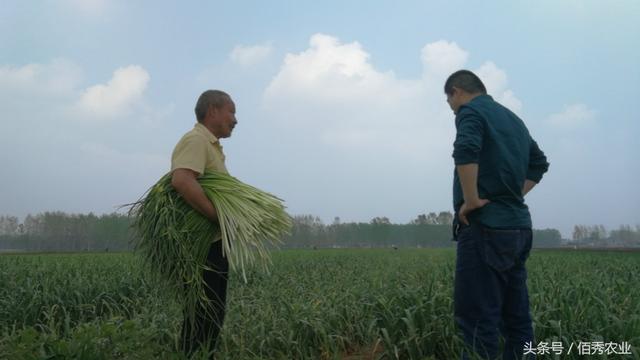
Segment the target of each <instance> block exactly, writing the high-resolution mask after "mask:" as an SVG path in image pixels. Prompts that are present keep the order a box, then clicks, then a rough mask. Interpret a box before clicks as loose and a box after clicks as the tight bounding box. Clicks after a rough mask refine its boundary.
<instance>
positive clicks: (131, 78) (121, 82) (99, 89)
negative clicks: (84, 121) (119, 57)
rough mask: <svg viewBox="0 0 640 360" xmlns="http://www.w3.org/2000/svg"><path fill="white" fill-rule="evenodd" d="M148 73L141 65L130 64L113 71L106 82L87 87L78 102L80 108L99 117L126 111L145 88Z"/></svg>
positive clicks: (111, 115) (120, 113)
mask: <svg viewBox="0 0 640 360" xmlns="http://www.w3.org/2000/svg"><path fill="white" fill-rule="evenodd" d="M148 82H149V73H148V72H147V71H146V70H145V69H144V68H142V67H140V66H137V65H130V66H127V67H122V68H119V69H117V70H116V71H114V73H113V77H112V78H111V79H110V80H109V81H108V82H107V84H104V85H103V84H99V85H94V86H91V87H89V88H87V89H86V90H85V91H84V92H83V94H82V96H81V98H80V101H79V102H78V106H79V108H80V109H82V110H84V111H85V112H87V113H88V114H89V115H91V116H94V117H99V118H105V117H114V116H118V115H122V114H123V113H126V112H127V111H128V110H129V109H130V108H131V106H132V105H134V104H135V103H136V101H138V100H139V99H140V98H141V97H142V94H143V93H144V91H145V90H146V88H147V83H148Z"/></svg>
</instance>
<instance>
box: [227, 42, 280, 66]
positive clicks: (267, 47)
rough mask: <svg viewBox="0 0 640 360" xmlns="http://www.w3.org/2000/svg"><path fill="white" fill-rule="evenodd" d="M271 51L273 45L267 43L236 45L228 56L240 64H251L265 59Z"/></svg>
mask: <svg viewBox="0 0 640 360" xmlns="http://www.w3.org/2000/svg"><path fill="white" fill-rule="evenodd" d="M272 51H273V47H272V46H271V44H269V43H267V44H262V45H253V46H245V45H237V46H236V47H234V48H233V50H231V53H230V54H229V58H230V59H231V61H233V62H234V63H236V64H239V65H241V66H252V65H255V64H258V63H260V62H262V61H264V60H265V59H267V58H268V57H269V55H271V53H272Z"/></svg>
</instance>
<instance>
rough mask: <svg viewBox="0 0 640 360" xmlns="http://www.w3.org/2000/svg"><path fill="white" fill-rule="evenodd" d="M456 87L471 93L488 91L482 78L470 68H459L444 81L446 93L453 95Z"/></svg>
mask: <svg viewBox="0 0 640 360" xmlns="http://www.w3.org/2000/svg"><path fill="white" fill-rule="evenodd" d="M454 87H457V88H458V89H462V90H464V91H466V92H468V93H469V94H477V93H481V94H486V93H487V88H485V87H484V84H483V83H482V80H480V78H479V77H478V76H477V75H476V74H474V73H472V72H471V71H469V70H458V71H456V72H454V73H453V74H451V75H449V78H448V79H447V81H446V82H445V83H444V92H445V94H447V95H452V94H453V88H454Z"/></svg>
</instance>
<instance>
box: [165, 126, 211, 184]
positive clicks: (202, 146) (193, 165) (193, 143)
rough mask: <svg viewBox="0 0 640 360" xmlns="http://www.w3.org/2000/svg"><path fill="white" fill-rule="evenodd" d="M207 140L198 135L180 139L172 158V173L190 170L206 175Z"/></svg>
mask: <svg viewBox="0 0 640 360" xmlns="http://www.w3.org/2000/svg"><path fill="white" fill-rule="evenodd" d="M208 145H209V144H208V142H207V139H205V138H203V137H201V136H197V135H187V136H185V137H183V138H182V139H180V141H179V142H178V144H177V145H176V147H175V149H174V150H173V155H172V156H171V171H174V170H176V169H190V170H193V171H195V172H197V173H198V174H199V175H202V174H204V169H205V166H206V164H207V146H208Z"/></svg>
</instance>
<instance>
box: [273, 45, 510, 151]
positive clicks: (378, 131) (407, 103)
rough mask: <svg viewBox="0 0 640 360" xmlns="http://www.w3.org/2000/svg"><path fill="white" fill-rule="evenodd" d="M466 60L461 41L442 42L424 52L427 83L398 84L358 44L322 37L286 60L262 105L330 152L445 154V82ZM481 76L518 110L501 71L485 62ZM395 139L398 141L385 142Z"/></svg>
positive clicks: (447, 118) (424, 80)
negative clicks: (337, 149) (362, 150)
mask: <svg viewBox="0 0 640 360" xmlns="http://www.w3.org/2000/svg"><path fill="white" fill-rule="evenodd" d="M468 57H469V54H468V52H467V51H465V50H464V49H462V48H461V47H460V46H459V45H458V44H456V43H455V42H447V41H444V40H440V41H436V42H433V43H430V44H427V45H425V46H424V47H423V48H422V51H421V54H420V59H421V61H422V64H423V66H424V69H423V76H422V77H421V78H417V79H400V78H398V77H397V76H396V75H395V74H394V73H393V72H392V71H381V70H379V69H376V68H375V67H374V66H373V64H372V63H371V55H370V54H369V53H368V52H367V51H366V50H365V49H364V48H363V46H362V45H361V44H360V43H358V42H351V43H343V42H341V41H340V40H339V39H338V38H336V37H333V36H329V35H326V34H316V35H313V36H312V37H311V39H310V41H309V47H308V48H307V49H306V50H304V51H302V52H299V53H290V54H287V55H286V57H285V59H284V62H283V64H282V67H281V69H280V71H279V72H278V73H277V74H276V76H275V77H274V78H273V80H272V81H271V83H270V84H269V86H268V87H267V88H266V90H265V93H264V97H263V101H264V105H265V107H266V108H267V110H270V111H273V112H274V114H276V116H275V117H276V119H279V120H280V121H281V122H282V123H283V124H286V126H287V127H294V128H295V129H296V131H301V130H307V131H309V133H310V134H312V136H313V137H315V138H316V139H319V140H321V141H323V142H324V143H328V144H330V145H336V146H350V147H355V146H358V147H362V146H371V147H380V146H381V144H384V145H383V146H385V147H387V148H390V149H391V148H392V149H393V151H395V152H399V153H407V152H413V153H415V152H416V151H424V150H427V149H431V150H433V151H431V152H434V151H435V149H434V146H435V147H437V148H438V150H444V149H445V148H446V147H448V146H450V144H449V142H450V138H451V136H452V131H453V128H452V121H451V119H452V116H453V115H452V114H451V110H450V109H449V108H448V105H447V104H446V102H445V97H444V94H443V91H442V85H443V81H444V78H445V77H446V76H448V75H449V74H450V73H451V72H453V71H455V70H458V69H460V68H463V67H464V65H465V64H466V62H467V59H468ZM478 71H479V72H480V73H482V75H483V76H482V75H481V76H482V77H483V78H485V77H486V81H487V83H488V85H489V86H490V88H491V89H495V91H496V92H497V93H498V96H497V100H499V101H503V102H504V103H505V105H507V106H511V107H515V109H514V110H516V111H517V110H519V109H520V106H521V103H520V101H519V100H518V99H517V98H516V97H515V95H513V92H512V91H511V90H509V89H508V87H507V75H506V73H505V72H504V71H503V70H501V69H499V68H498V67H497V66H496V65H495V64H494V63H491V62H487V63H485V64H484V65H483V66H482V67H481V68H480V69H479V70H478ZM278 112H280V113H281V115H278V114H277V113H278ZM285 114H286V115H285ZM390 135H392V136H393V138H394V139H395V140H396V141H393V142H389V141H387V140H388V138H389V136H390Z"/></svg>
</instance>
